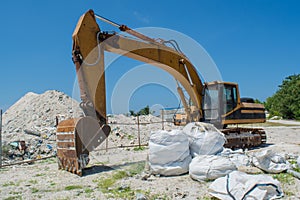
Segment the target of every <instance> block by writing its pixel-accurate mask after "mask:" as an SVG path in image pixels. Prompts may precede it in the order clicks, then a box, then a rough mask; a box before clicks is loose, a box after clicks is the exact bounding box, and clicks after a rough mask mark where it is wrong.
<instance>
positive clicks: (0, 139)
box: [0, 109, 2, 166]
mask: <svg viewBox="0 0 300 200" xmlns="http://www.w3.org/2000/svg"><path fill="white" fill-rule="evenodd" d="M0 166H2V109H0Z"/></svg>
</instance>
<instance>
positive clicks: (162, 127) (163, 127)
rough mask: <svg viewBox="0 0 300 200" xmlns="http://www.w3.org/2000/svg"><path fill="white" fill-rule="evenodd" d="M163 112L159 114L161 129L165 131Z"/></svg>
mask: <svg viewBox="0 0 300 200" xmlns="http://www.w3.org/2000/svg"><path fill="white" fill-rule="evenodd" d="M164 120H165V119H164V110H162V112H161V129H162V130H165V126H164Z"/></svg>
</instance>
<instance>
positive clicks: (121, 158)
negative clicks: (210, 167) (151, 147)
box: [0, 122, 300, 199]
mask: <svg viewBox="0 0 300 200" xmlns="http://www.w3.org/2000/svg"><path fill="white" fill-rule="evenodd" d="M281 123H284V122H281ZM278 125H280V124H276V126H273V125H272V124H268V126H266V127H264V128H265V130H266V132H267V136H268V144H267V145H266V146H265V147H262V148H258V149H254V150H253V151H260V150H262V149H266V148H270V149H273V150H274V151H276V152H278V153H285V154H286V155H289V156H291V155H296V156H297V155H299V154H300V125H298V124H294V125H292V126H291V125H288V126H286V125H282V126H278ZM146 158H147V148H146V149H144V150H133V148H127V149H113V150H109V151H108V152H105V151H97V152H93V153H92V156H91V166H92V167H91V168H89V169H87V170H86V171H85V173H84V176H83V177H78V176H76V175H73V174H70V173H68V172H65V171H60V170H57V164H56V160H55V159H54V158H53V159H48V160H45V161H39V162H36V163H34V164H31V165H22V166H13V167H6V168H1V169H0V185H1V189H0V196H1V199H41V198H42V199H109V198H110V197H111V199H122V198H123V199H137V197H140V198H141V199H142V197H143V196H147V197H148V198H149V199H182V198H185V199H211V196H210V195H209V194H208V191H207V189H208V186H209V185H210V182H204V183H200V182H196V181H193V180H192V179H191V178H190V177H189V175H183V176H177V177H156V176H151V177H149V178H148V180H142V179H143V177H144V174H143V173H141V171H142V169H143V168H144V164H145V160H146ZM124 171H125V172H126V173H123V172H124ZM270 176H272V175H270ZM144 178H145V177H144ZM282 187H283V189H284V191H285V193H286V196H285V197H284V198H283V199H299V198H300V180H298V179H296V178H293V177H290V176H287V178H286V179H284V180H283V182H282Z"/></svg>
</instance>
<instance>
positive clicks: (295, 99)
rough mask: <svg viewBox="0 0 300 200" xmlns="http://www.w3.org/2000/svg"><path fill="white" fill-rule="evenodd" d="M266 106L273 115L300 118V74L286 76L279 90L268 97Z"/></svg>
mask: <svg viewBox="0 0 300 200" xmlns="http://www.w3.org/2000/svg"><path fill="white" fill-rule="evenodd" d="M265 107H266V109H267V110H268V111H269V112H270V115H271V116H274V115H279V116H282V117H283V118H286V119H300V74H297V75H291V76H288V77H286V78H285V79H284V80H283V81H282V84H281V85H280V86H279V89H278V90H277V92H276V93H275V94H274V95H273V96H271V97H269V98H267V100H266V103H265Z"/></svg>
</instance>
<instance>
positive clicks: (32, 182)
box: [29, 180, 37, 184]
mask: <svg viewBox="0 0 300 200" xmlns="http://www.w3.org/2000/svg"><path fill="white" fill-rule="evenodd" d="M29 183H31V184H37V180H29Z"/></svg>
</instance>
